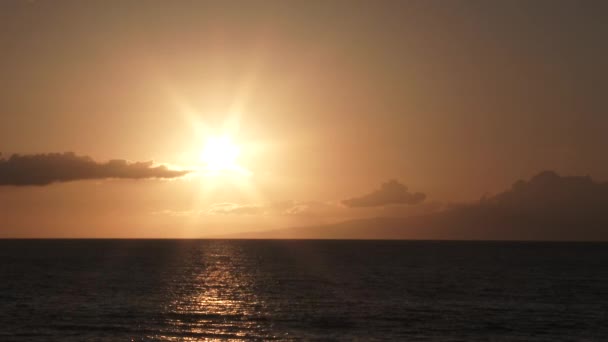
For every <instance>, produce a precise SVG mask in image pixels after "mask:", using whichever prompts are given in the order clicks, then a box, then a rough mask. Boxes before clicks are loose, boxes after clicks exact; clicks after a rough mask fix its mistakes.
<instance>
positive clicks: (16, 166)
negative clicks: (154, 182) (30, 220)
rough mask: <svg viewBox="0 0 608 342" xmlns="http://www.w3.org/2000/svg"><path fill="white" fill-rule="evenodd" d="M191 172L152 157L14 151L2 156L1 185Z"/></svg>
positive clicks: (175, 174)
mask: <svg viewBox="0 0 608 342" xmlns="http://www.w3.org/2000/svg"><path fill="white" fill-rule="evenodd" d="M189 172H190V171H178V170H170V169H168V168H167V167H166V166H164V165H159V166H154V165H153V163H152V162H151V161H149V162H135V163H129V162H127V161H126V160H121V159H115V160H110V161H108V162H106V163H98V162H95V161H94V160H93V159H91V158H90V157H88V156H77V155H75V154H74V153H72V152H66V153H48V154H34V155H18V154H14V155H12V156H11V157H9V158H8V159H0V186H2V185H14V186H26V185H39V186H42V185H49V184H52V183H55V182H69V181H76V180H87V179H107V178H122V179H146V178H176V177H181V176H183V175H185V174H187V173H189Z"/></svg>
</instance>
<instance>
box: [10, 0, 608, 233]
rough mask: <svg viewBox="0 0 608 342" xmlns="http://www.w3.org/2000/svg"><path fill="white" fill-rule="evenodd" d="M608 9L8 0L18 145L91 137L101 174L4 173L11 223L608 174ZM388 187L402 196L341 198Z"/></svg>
mask: <svg viewBox="0 0 608 342" xmlns="http://www.w3.org/2000/svg"><path fill="white" fill-rule="evenodd" d="M607 13H608V9H607V6H606V4H605V3H604V2H601V1H586V2H581V3H579V2H574V1H570V2H568V1H564V2H559V1H529V2H528V1H503V2H494V1H492V2H487V1H449V2H445V1H382V2H373V1H301V2H295V1H293V2H292V1H234V2H224V1H222V2H219V1H218V2H204V1H158V2H157V1H146V2H139V1H124V2H123V1H120V2H119V1H116V2H104V1H86V2H80V1H3V2H2V3H0V51H1V54H0V75H2V77H0V152H2V156H1V157H0V158H5V159H6V160H8V158H9V157H10V156H11V155H12V154H13V153H19V154H20V155H36V154H48V153H64V152H74V153H75V156H73V157H74V158H76V161H75V162H83V163H84V164H83V165H85V166H83V167H85V168H86V167H91V168H92V169H91V170H93V171H91V170H89V169H87V170H89V171H87V172H89V173H87V176H86V177H81V178H86V179H79V178H78V177H77V176H75V178H74V179H70V180H71V181H69V182H68V181H66V182H64V181H58V182H51V184H44V185H40V184H38V185H15V184H7V185H2V183H3V181H2V180H1V179H0V230H2V231H0V236H26V237H37V236H40V237H48V236H55V237H57V236H60V237H83V236H84V237H114V236H116V237H198V236H209V235H214V234H227V233H231V232H239V231H251V230H264V229H276V228H281V227H290V226H300V225H317V224H324V223H332V222H339V221H342V220H346V219H353V218H363V217H374V216H385V215H411V214H418V213H423V212H426V211H427V210H433V208H435V207H437V206H441V205H445V204H446V203H453V202H466V201H474V200H477V199H479V198H480V197H481V196H482V195H484V194H486V193H489V194H495V193H498V192H501V191H503V190H504V189H507V188H509V187H510V186H511V184H512V183H513V182H514V181H516V180H517V179H522V178H523V179H528V178H530V177H531V176H533V175H535V174H537V173H538V172H539V171H541V170H546V169H549V170H556V171H558V172H560V173H561V174H566V175H587V174H590V175H593V177H594V178H595V179H599V180H606V179H608V159H607V158H606V157H605V147H606V146H608V140H607V138H606V132H607V131H608V111H607V109H608V105H607V103H606V96H605V89H608V87H607V85H606V79H607V77H608V63H606V61H607V60H608V44H606V42H605V37H606V35H607V34H608V24H606V20H605V17H606V14H607ZM222 139H224V140H222ZM209 145H212V146H215V147H211V148H209ZM218 146H219V147H218ZM83 156H88V157H90V158H91V159H92V160H89V159H87V161H85V160H84V159H82V160H80V159H78V158H80V157H83ZM41 158H42V159H44V157H41ZM58 158H59V159H61V160H60V161H59V163H62V162H63V159H62V158H64V157H58ZM36 160H37V162H39V163H40V164H35V166H33V167H32V168H33V169H35V170H38V171H36V172H42V173H44V172H47V175H49V173H48V172H51V171H48V170H43V169H40V168H41V167H42V166H44V165H47V164H45V163H47V162H48V161H47V160H46V159H44V160H42V161H40V159H36ZM110 160H122V161H123V162H118V163H115V164H111V163H110V164H108V165H105V164H104V163H107V162H108V161H110ZM125 160H126V161H128V162H124V161H125ZM148 161H154V164H152V165H148V164H130V163H132V162H133V163H135V162H148ZM89 162H90V163H89ZM87 163H89V164H87ZM120 163H126V164H124V165H123V164H120ZM7 165H8V164H7ZM41 165H42V166H41ZM53 165H55V166H56V164H53ZM86 165H88V166H86ZM100 165H101V166H100ZM103 165H105V166H103ZM159 165H165V166H166V168H167V169H164V168H161V169H153V170H149V169H151V168H155V167H157V166H159ZM55 166H53V167H55ZM7 167H8V166H7ZM214 168H215V169H216V170H215V171H216V172H212V171H214V170H210V169H214ZM142 169H143V171H142ZM28 170H30V171H31V169H28ZM171 170H186V171H191V172H189V173H188V174H187V175H185V176H182V175H181V174H180V175H177V174H173V173H170V171H171ZM57 172H59V171H57ZM104 172H105V173H104ZM159 172H160V173H159ZM168 172H169V173H168ZM5 173H6V174H8V171H5ZM51 173H52V172H51ZM134 174H135V175H136V176H134ZM37 175H38V174H37ZM2 176H3V174H2V171H1V170H0V178H1V177H2ZM4 176H5V178H6V179H8V178H7V177H9V176H6V175H4ZM10 177H13V178H11V179H16V178H14V177H16V176H15V175H14V174H13V175H12V176H10ZM157 177H160V178H162V179H157ZM51 178H52V177H51ZM59 178H61V177H59ZM68 178H69V177H68ZM108 178H112V179H108ZM115 178H118V179H115ZM124 178H127V179H124ZM133 178H144V179H133ZM393 179H394V180H397V181H398V182H391V180H393ZM60 180H61V179H60ZM4 182H5V183H10V181H6V180H5V181H4ZM383 184H384V185H383ZM387 184H388V185H387ZM404 186H407V188H405V187H404ZM383 190H386V194H388V195H386V196H388V197H391V196H393V195H394V196H397V197H399V196H401V197H399V198H400V200H397V201H396V202H394V203H389V204H391V206H390V207H387V206H385V205H383V204H382V203H380V204H378V205H376V204H372V205H363V206H360V207H358V206H354V207H352V206H349V205H347V204H345V203H358V202H357V201H355V202H343V201H344V200H348V199H353V198H360V197H365V196H366V195H372V196H384V194H385V193H384V192H382V191H383ZM375 191H376V192H375ZM416 193H422V194H424V199H420V200H419V201H418V200H411V201H410V199H411V198H413V197H412V196H415V194H416ZM374 194H375V195H374ZM366 198H367V197H366ZM396 212H397V214H395V213H396Z"/></svg>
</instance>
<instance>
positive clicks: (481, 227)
mask: <svg viewBox="0 0 608 342" xmlns="http://www.w3.org/2000/svg"><path fill="white" fill-rule="evenodd" d="M272 234H274V235H272ZM272 234H270V233H269V234H268V235H265V236H263V237H290V238H334V239H335V238H361V239H441V240H443V239H447V240H450V239H456V240H566V241H572V240H575V241H578V240H589V241H608V182H604V183H602V182H596V181H593V180H592V179H591V178H590V177H588V176H584V177H581V176H567V177H562V176H560V175H558V174H557V173H555V172H553V171H543V172H541V173H539V174H537V175H536V176H534V177H532V178H531V179H530V180H519V181H517V182H515V183H514V184H513V186H512V187H511V188H510V189H508V190H506V191H504V192H502V193H499V194H497V195H495V196H484V197H483V198H482V199H481V200H479V201H476V202H473V203H467V204H459V205H451V206H449V207H447V208H444V209H443V210H440V211H437V212H432V213H428V214H422V215H415V216H408V217H395V216H393V215H390V216H384V217H374V218H365V219H357V220H348V221H343V222H341V223H336V224H333V225H323V226H310V227H300V228H293V229H289V230H284V231H278V232H273V233H272Z"/></svg>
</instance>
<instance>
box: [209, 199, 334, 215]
mask: <svg viewBox="0 0 608 342" xmlns="http://www.w3.org/2000/svg"><path fill="white" fill-rule="evenodd" d="M342 208H343V207H341V206H339V205H338V204H335V203H326V202H318V201H294V200H286V201H278V202H271V203H263V204H239V203H229V202H227V203H215V204H213V205H212V206H211V207H209V209H208V211H207V212H208V213H209V214H224V215H278V216H306V217H308V216H331V215H332V214H336V213H339V212H340V210H341V209H342Z"/></svg>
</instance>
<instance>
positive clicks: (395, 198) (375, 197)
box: [342, 179, 426, 207]
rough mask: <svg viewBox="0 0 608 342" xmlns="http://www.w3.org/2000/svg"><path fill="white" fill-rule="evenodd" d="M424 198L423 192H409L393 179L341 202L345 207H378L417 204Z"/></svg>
mask: <svg viewBox="0 0 608 342" xmlns="http://www.w3.org/2000/svg"><path fill="white" fill-rule="evenodd" d="M425 198H426V195H425V194H423V193H421V192H416V193H411V192H409V191H408V188H407V186H405V185H403V184H401V183H399V182H398V181H397V180H394V179H393V180H390V181H388V182H386V183H383V184H382V185H381V186H380V189H377V190H375V191H373V192H372V193H370V194H367V195H363V196H361V197H354V198H350V199H346V200H344V201H342V203H343V204H344V205H345V206H347V207H379V206H385V205H389V204H410V205H412V204H418V203H420V202H422V201H424V199H425Z"/></svg>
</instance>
